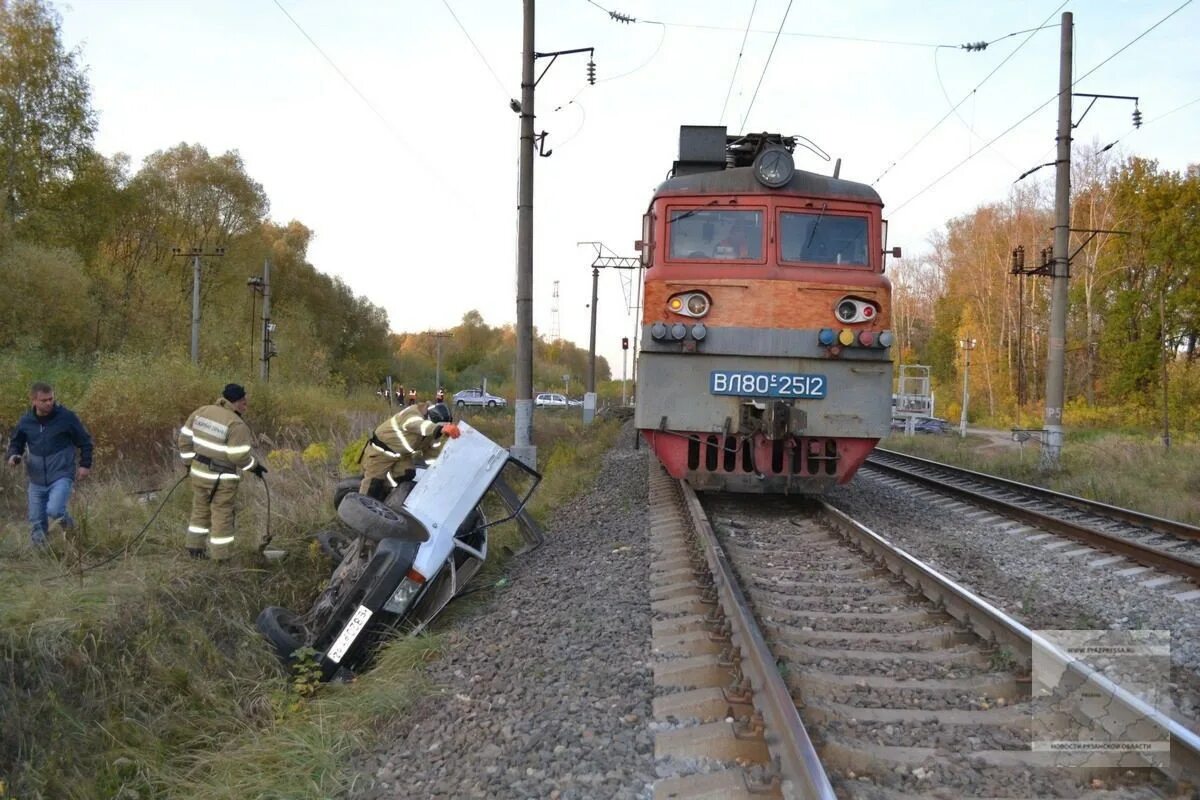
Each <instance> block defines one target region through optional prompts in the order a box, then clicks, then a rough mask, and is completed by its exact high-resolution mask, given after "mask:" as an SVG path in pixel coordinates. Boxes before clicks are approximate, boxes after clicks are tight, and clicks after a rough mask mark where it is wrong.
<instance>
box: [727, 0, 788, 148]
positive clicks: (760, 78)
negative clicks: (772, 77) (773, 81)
mask: <svg viewBox="0 0 1200 800" xmlns="http://www.w3.org/2000/svg"><path fill="white" fill-rule="evenodd" d="M792 2H793V0H788V4H787V8H785V9H784V10H783V19H781V20H779V30H778V31H776V32H775V40H774V41H773V42H771V52H769V53H767V63H765V64H763V68H762V73H761V74H760V75H759V76H758V83H757V84H756V85H755V86H754V94H753V95H751V97H750V105H749V106H747V107H746V113H745V114H744V115H743V116H742V124H741V125H739V126H738V130H741V131H745V130H746V120H748V119H749V118H750V112H751V111H752V110H753V109H754V101H755V100H757V99H758V90H759V89H760V88H762V82H763V78H765V77H767V68H768V67H770V66H771V57H772V56H773V55H775V46H776V45H777V44H779V35H780V34H781V33H783V26H784V25H785V24H787V18H788V14H790V13H791V11H792Z"/></svg>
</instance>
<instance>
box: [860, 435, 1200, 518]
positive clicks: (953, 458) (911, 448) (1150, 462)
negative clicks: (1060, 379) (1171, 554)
mask: <svg viewBox="0 0 1200 800" xmlns="http://www.w3.org/2000/svg"><path fill="white" fill-rule="evenodd" d="M881 444H882V446H883V447H886V448H889V449H894V450H900V451H903V452H906V453H911V454H913V455H917V456H921V457H924V458H930V459H933V460H936V461H944V462H946V463H949V464H955V465H959V466H963V467H966V468H968V469H974V470H977V471H979V472H986V473H990V474H993V475H1000V476H1002V477H1005V478H1010V479H1012V480H1017V481H1022V482H1024V483H1030V484H1034V485H1037V486H1044V487H1046V488H1049V489H1054V490H1055V491H1059V492H1065V493H1067V494H1073V495H1078V496H1080V497H1086V498H1090V499H1094V500H1100V501H1103V502H1106V503H1111V504H1113V505H1117V506H1123V507H1127V508H1134V509H1137V510H1139V511H1143V512H1145V513H1148V514H1154V515H1157V516H1160V517H1166V518H1169V519H1175V520H1180V521H1182V522H1188V523H1191V524H1193V525H1200V441H1197V440H1196V438H1195V437H1194V436H1193V437H1187V438H1185V437H1177V438H1176V439H1174V440H1173V442H1172V445H1171V448H1170V449H1169V450H1168V449H1166V448H1164V447H1163V445H1162V443H1161V441H1159V440H1157V439H1155V438H1154V437H1152V436H1150V435H1149V434H1137V435H1135V434H1129V433H1111V432H1098V431H1094V430H1082V431H1079V432H1072V433H1070V434H1069V435H1068V437H1067V440H1066V442H1065V444H1064V446H1063V450H1062V458H1061V468H1060V469H1059V470H1058V471H1057V472H1055V473H1044V472H1042V471H1041V469H1040V468H1039V456H1040V452H1039V448H1038V445H1037V444H1036V443H1033V442H1027V443H1025V444H1024V445H1023V446H1022V447H1016V446H1012V447H995V446H992V442H991V440H989V439H986V438H985V437H982V436H978V435H974V434H971V435H968V436H967V437H966V438H961V437H959V436H957V435H945V436H904V435H900V434H893V435H892V436H890V437H888V438H887V439H885V440H884V441H883V442H882V443H881Z"/></svg>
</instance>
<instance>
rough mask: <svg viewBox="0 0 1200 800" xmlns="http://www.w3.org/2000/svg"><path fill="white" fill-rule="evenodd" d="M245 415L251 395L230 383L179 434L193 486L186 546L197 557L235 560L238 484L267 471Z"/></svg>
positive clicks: (180, 446) (180, 452)
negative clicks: (254, 449)
mask: <svg viewBox="0 0 1200 800" xmlns="http://www.w3.org/2000/svg"><path fill="white" fill-rule="evenodd" d="M245 413H246V390H245V389H244V388H242V387H241V386H239V385H238V384H236V383H230V384H228V385H226V387H225V389H224V391H222V392H221V396H220V397H219V398H217V402H215V403H213V404H211V405H205V406H201V407H200V408H198V409H196V410H195V411H193V412H192V415H191V416H190V417H188V421H187V424H185V425H184V426H183V427H182V428H180V429H179V442H178V444H179V455H180V457H182V458H183V461H184V463H185V464H186V465H187V466H188V474H189V475H190V477H191V484H192V517H191V520H190V521H189V523H188V529H187V539H186V542H185V546H186V547H187V551H188V554H189V555H190V556H192V558H211V559H212V560H214V561H224V560H226V559H228V558H229V557H230V556H231V555H233V538H234V517H233V509H234V499H235V498H236V497H237V490H238V484H239V483H241V479H242V476H243V475H244V474H245V473H250V474H253V475H257V476H258V477H260V478H261V477H262V476H263V475H264V474H265V473H266V471H267V469H266V467H264V466H263V465H262V464H261V463H259V461H258V460H257V459H256V458H255V457H254V454H253V453H252V452H251V447H252V445H253V441H254V434H252V433H251V432H250V427H249V426H248V425H247V424H246V423H245V422H244V421H243V420H242V415H243V414H245ZM206 545H207V549H206Z"/></svg>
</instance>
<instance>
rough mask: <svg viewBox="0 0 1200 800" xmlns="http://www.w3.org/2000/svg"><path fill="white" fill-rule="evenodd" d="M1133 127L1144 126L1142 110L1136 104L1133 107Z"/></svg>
mask: <svg viewBox="0 0 1200 800" xmlns="http://www.w3.org/2000/svg"><path fill="white" fill-rule="evenodd" d="M1133 127H1135V128H1140V127H1142V112H1141V110H1140V109H1139V108H1137V107H1136V106H1135V107H1134V109H1133Z"/></svg>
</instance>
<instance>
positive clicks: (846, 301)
mask: <svg viewBox="0 0 1200 800" xmlns="http://www.w3.org/2000/svg"><path fill="white" fill-rule="evenodd" d="M833 313H834V316H836V317H837V318H838V322H867V321H869V320H872V319H875V317H876V316H877V315H878V314H879V309H878V308H877V307H876V306H875V304H874V303H872V302H871V301H869V300H860V299H859V298H857V297H843V298H842V299H841V300H839V301H838V304H837V306H836V307H835V308H834V310H833Z"/></svg>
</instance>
